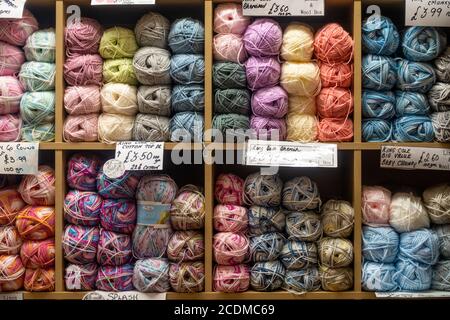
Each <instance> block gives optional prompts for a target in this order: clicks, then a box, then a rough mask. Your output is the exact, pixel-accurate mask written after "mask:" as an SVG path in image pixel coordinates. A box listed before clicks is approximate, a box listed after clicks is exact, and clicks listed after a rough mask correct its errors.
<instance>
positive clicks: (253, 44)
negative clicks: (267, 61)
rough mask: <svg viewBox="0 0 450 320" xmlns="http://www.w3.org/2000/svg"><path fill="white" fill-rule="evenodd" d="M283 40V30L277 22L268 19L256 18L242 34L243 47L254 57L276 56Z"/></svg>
mask: <svg viewBox="0 0 450 320" xmlns="http://www.w3.org/2000/svg"><path fill="white" fill-rule="evenodd" d="M282 39H283V30H282V29H281V27H280V25H279V24H278V22H276V21H275V20H273V19H268V18H258V19H256V20H255V21H253V23H252V24H250V25H249V26H248V27H247V29H246V30H245V33H244V39H243V40H244V45H245V49H246V50H247V52H248V53H249V54H250V55H251V56H254V57H267V56H278V54H279V52H280V49H281V44H282Z"/></svg>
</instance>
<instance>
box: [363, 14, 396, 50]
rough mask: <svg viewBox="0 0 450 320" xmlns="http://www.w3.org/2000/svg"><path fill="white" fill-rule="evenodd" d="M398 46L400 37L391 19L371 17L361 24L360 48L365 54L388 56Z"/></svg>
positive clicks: (378, 16)
mask: <svg viewBox="0 0 450 320" xmlns="http://www.w3.org/2000/svg"><path fill="white" fill-rule="evenodd" d="M399 44H400V35H399V33H398V31H397V27H396V26H395V24H394V23H393V22H392V20H391V19H389V18H388V17H385V16H380V15H376V16H371V17H369V18H368V19H365V20H364V21H363V24H362V47H363V51H364V52H365V53H372V54H378V55H383V56H390V55H392V54H394V53H395V52H396V51H397V49H398V45H399Z"/></svg>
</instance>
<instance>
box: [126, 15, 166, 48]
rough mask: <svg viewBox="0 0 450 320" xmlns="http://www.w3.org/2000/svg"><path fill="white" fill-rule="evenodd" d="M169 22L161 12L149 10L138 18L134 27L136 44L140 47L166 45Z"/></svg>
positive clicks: (164, 46)
mask: <svg viewBox="0 0 450 320" xmlns="http://www.w3.org/2000/svg"><path fill="white" fill-rule="evenodd" d="M169 30H170V22H169V20H168V19H167V18H166V17H164V16H163V15H162V14H159V13H158V12H153V11H149V12H148V13H146V14H144V15H143V16H142V17H141V18H139V20H138V22H136V26H135V27H134V34H135V36H136V41H137V44H138V45H139V46H140V47H147V46H153V47H158V48H166V47H167V38H168V36H169Z"/></svg>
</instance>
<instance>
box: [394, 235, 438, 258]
mask: <svg viewBox="0 0 450 320" xmlns="http://www.w3.org/2000/svg"><path fill="white" fill-rule="evenodd" d="M438 259H439V238H438V236H437V235H436V233H434V231H432V230H429V229H418V230H415V231H411V232H405V233H402V234H400V245H399V255H398V260H402V261H408V262H409V263H413V264H415V265H417V266H424V265H425V266H431V265H434V264H435V263H436V262H437V261H438Z"/></svg>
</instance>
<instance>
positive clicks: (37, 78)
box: [19, 61, 56, 91]
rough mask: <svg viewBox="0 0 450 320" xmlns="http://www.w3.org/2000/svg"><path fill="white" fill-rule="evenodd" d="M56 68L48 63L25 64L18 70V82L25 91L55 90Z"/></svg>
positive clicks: (33, 62) (32, 62)
mask: <svg viewBox="0 0 450 320" xmlns="http://www.w3.org/2000/svg"><path fill="white" fill-rule="evenodd" d="M55 73H56V67H55V64H54V63H48V62H36V61H30V62H25V63H24V64H23V65H22V67H21V68H20V72H19V80H20V82H21V83H22V86H23V87H24V88H25V89H26V90H27V91H48V90H54V89H55Z"/></svg>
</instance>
